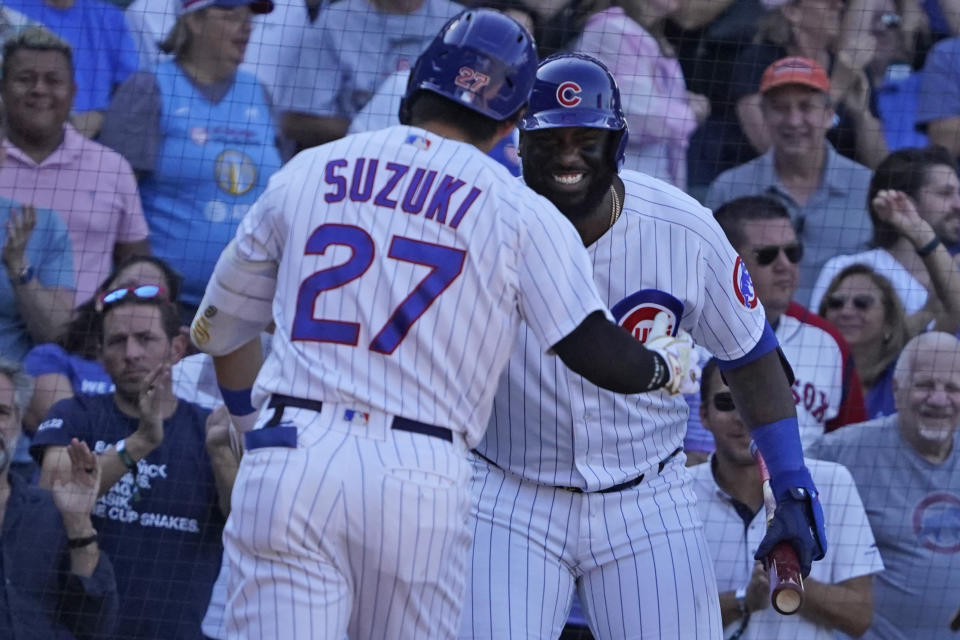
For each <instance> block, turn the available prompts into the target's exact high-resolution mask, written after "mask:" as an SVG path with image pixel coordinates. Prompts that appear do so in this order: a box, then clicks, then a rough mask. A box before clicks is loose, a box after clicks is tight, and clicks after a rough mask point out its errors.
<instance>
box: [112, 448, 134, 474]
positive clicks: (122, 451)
mask: <svg viewBox="0 0 960 640" xmlns="http://www.w3.org/2000/svg"><path fill="white" fill-rule="evenodd" d="M115 448H116V451H117V457H118V458H120V462H122V463H123V466H125V467H126V468H127V469H129V470H130V472H131V473H132V474H133V475H134V477H136V475H137V463H136V462H135V461H134V459H133V457H131V455H130V452H129V451H127V440H126V438H124V439H123V440H120V441H119V442H117V444H116V447H115Z"/></svg>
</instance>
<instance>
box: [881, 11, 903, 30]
mask: <svg viewBox="0 0 960 640" xmlns="http://www.w3.org/2000/svg"><path fill="white" fill-rule="evenodd" d="M877 22H878V23H879V24H878V26H879V27H880V29H896V28H898V27H899V26H900V24H901V23H902V22H903V20H902V19H901V18H900V16H899V15H898V14H896V13H892V12H886V13H882V14H880V16H879V17H878V19H877Z"/></svg>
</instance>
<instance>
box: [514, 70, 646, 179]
mask: <svg viewBox="0 0 960 640" xmlns="http://www.w3.org/2000/svg"><path fill="white" fill-rule="evenodd" d="M560 127H586V128H588V129H607V130H609V131H619V132H620V134H619V140H618V141H617V142H616V144H615V148H616V155H615V156H614V158H613V159H614V160H615V161H616V163H617V166H618V167H619V166H620V165H621V164H622V163H623V154H624V152H625V150H626V148H627V137H628V135H627V121H626V119H625V118H624V117H623V108H622V107H621V106H620V88H619V87H618V86H617V81H616V80H615V79H614V77H613V75H612V74H611V73H610V70H609V69H607V67H606V65H604V64H603V63H602V62H600V61H599V60H597V59H596V58H591V57H590V56H586V55H583V54H580V53H560V54H556V55H552V56H550V57H549V58H547V59H545V60H544V61H543V62H541V63H540V67H539V68H538V69H537V81H536V82H535V83H534V85H533V92H532V93H531V94H530V105H529V107H528V108H527V111H526V113H524V115H523V118H522V119H521V120H520V130H521V131H537V130H539V129H557V128H560Z"/></svg>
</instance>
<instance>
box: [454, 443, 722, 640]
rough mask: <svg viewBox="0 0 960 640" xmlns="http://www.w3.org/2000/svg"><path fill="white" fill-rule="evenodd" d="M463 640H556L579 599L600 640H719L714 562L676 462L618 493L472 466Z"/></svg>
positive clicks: (683, 472) (475, 460) (480, 464)
mask: <svg viewBox="0 0 960 640" xmlns="http://www.w3.org/2000/svg"><path fill="white" fill-rule="evenodd" d="M472 460H473V467H474V475H473V486H474V494H475V505H474V511H473V516H474V518H473V520H474V522H473V525H474V534H473V535H474V543H473V550H472V552H471V554H470V565H471V566H470V569H471V576H470V578H469V579H468V582H467V599H466V602H465V604H464V608H463V621H462V624H461V632H460V637H461V638H464V639H466V638H470V639H485V640H492V639H496V640H532V639H537V640H540V639H542V640H547V639H551V640H552V639H554V638H556V637H557V636H559V635H560V632H561V630H562V629H563V626H564V623H565V622H566V620H567V616H568V615H569V612H570V602H571V599H572V597H573V590H574V588H577V589H578V590H579V595H580V600H581V602H582V604H583V608H584V613H585V615H586V618H587V620H588V622H589V624H590V630H591V631H592V632H593V634H594V636H595V637H596V638H597V640H614V639H616V640H621V639H626V638H635V639H637V640H640V639H642V640H715V639H720V638H722V633H723V627H722V626H721V622H720V602H719V599H718V595H717V581H716V577H715V575H714V569H713V562H712V560H711V559H710V554H709V551H708V547H707V543H706V540H705V539H704V536H703V528H702V524H701V523H700V519H699V517H698V515H697V512H696V504H695V503H696V497H695V495H694V493H693V491H692V490H691V488H690V483H691V479H690V477H689V474H688V473H687V471H686V469H685V468H684V466H683V462H682V460H683V456H677V457H675V458H674V459H673V460H671V461H670V462H669V463H668V464H667V466H666V467H665V468H664V470H663V472H662V473H661V474H660V475H659V476H658V475H656V470H654V471H653V473H652V475H653V477H652V478H648V479H645V480H644V481H643V482H642V483H640V484H639V485H637V486H636V487H633V488H632V489H627V490H624V491H620V492H616V493H573V492H570V491H567V490H564V489H556V488H553V487H545V486H543V485H539V484H536V483H532V482H527V481H524V480H521V479H520V478H518V477H517V476H515V475H512V474H509V473H505V472H504V471H502V470H500V469H498V468H496V467H494V466H492V465H490V464H488V463H487V462H485V461H483V460H481V459H479V458H477V457H476V456H472Z"/></svg>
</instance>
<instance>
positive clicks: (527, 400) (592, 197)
mask: <svg viewBox="0 0 960 640" xmlns="http://www.w3.org/2000/svg"><path fill="white" fill-rule="evenodd" d="M520 130H521V141H520V154H521V159H522V161H523V170H524V179H525V180H526V182H527V184H528V185H529V186H531V187H532V188H533V189H534V190H535V191H538V192H539V193H541V194H543V195H545V196H547V197H548V198H549V199H550V200H551V201H552V202H554V203H555V204H556V205H557V206H558V208H559V209H560V210H561V211H562V212H563V213H564V214H565V215H566V216H567V217H568V218H569V219H570V220H571V221H572V222H573V223H574V225H575V226H576V227H577V230H578V231H579V232H580V235H581V237H582V240H583V242H584V244H585V245H586V246H587V247H588V251H589V253H590V257H591V259H592V262H593V275H594V278H595V279H596V281H597V285H598V287H599V290H600V292H601V295H602V297H603V299H604V301H605V302H606V303H607V304H608V305H610V308H611V309H612V311H613V314H614V316H615V317H616V319H617V322H618V323H619V324H620V325H621V326H623V327H624V328H626V329H627V330H628V331H630V332H631V333H632V334H633V335H634V336H635V337H636V338H637V339H639V340H641V341H643V340H645V339H648V337H649V335H651V334H650V330H651V327H652V325H653V318H654V317H656V316H657V314H660V313H664V312H666V313H667V314H669V317H670V320H671V325H672V328H674V329H676V328H677V327H680V328H681V329H686V330H688V331H689V332H690V333H691V334H692V335H693V336H694V337H695V339H696V340H697V341H698V343H702V344H703V345H704V346H705V347H706V348H707V349H709V350H710V351H711V352H713V353H714V354H716V355H717V356H718V357H719V358H721V359H722V360H724V361H725V367H724V368H725V370H726V376H727V379H728V380H729V382H730V386H731V388H732V389H733V391H734V394H735V396H736V398H737V403H738V405H740V404H741V403H742V404H745V405H746V406H747V407H749V408H748V409H747V413H748V414H749V416H750V417H749V418H748V419H747V422H748V423H749V424H750V425H751V426H752V427H753V436H754V438H755V439H757V440H758V442H759V443H760V446H761V450H762V451H763V453H764V454H766V455H767V457H768V460H769V459H773V460H775V462H774V466H775V467H776V468H777V472H776V474H775V475H777V481H776V483H775V484H776V486H775V491H777V492H778V497H779V498H780V501H781V504H780V507H779V509H778V512H777V513H778V516H777V517H778V520H776V521H775V526H774V527H772V529H771V533H770V534H769V535H768V536H767V538H766V539H765V540H764V545H763V546H761V551H763V550H764V548H766V549H769V545H770V544H772V543H773V542H775V541H776V540H782V539H789V540H791V541H792V542H793V543H794V545H795V546H796V547H797V550H798V552H799V553H800V557H801V563H802V564H804V571H809V567H810V562H811V559H812V558H819V557H822V555H823V543H822V541H823V535H822V531H823V529H822V522H821V515H820V509H819V503H818V501H817V499H816V490H815V488H814V486H813V483H812V481H811V480H810V478H809V473H808V472H807V470H806V467H804V466H803V460H802V457H801V451H800V441H799V436H798V432H797V421H796V413H795V411H794V408H793V398H792V395H791V392H790V386H789V383H788V375H787V373H788V372H787V370H785V368H784V366H783V365H782V364H781V358H780V357H779V354H778V348H777V342H776V338H775V337H774V336H773V333H772V331H771V330H770V328H769V325H767V324H766V322H765V318H764V312H763V307H762V306H761V305H760V304H759V303H758V301H757V298H756V295H755V292H754V291H753V288H752V286H751V284H750V278H749V274H747V272H746V270H745V269H744V268H743V265H742V262H741V260H740V258H739V256H737V254H736V252H734V250H733V248H732V247H731V246H730V244H729V243H728V242H727V240H726V238H725V237H724V234H723V232H722V231H721V230H720V228H719V226H718V225H717V224H716V223H715V222H714V221H713V219H712V216H711V215H710V212H709V211H708V210H706V209H704V208H703V207H701V206H700V205H699V204H697V203H696V202H695V201H694V200H693V199H691V198H690V197H688V196H686V195H685V194H683V193H682V192H680V191H679V190H677V189H675V188H673V187H671V186H669V185H667V184H666V183H664V182H661V181H659V180H655V179H653V178H650V177H648V176H646V175H643V174H640V173H636V172H632V171H622V172H620V173H619V176H618V175H617V166H618V163H619V161H620V160H621V159H622V154H623V148H624V146H625V143H626V137H627V132H626V123H625V121H624V119H623V114H622V111H621V109H620V98H619V91H618V90H617V87H616V83H615V81H614V79H613V77H612V76H611V75H610V74H609V72H608V71H607V69H606V68H605V67H604V66H603V65H602V64H601V63H600V62H598V61H596V60H594V59H592V58H589V57H587V56H582V55H577V54H562V55H558V56H554V57H552V58H548V59H547V60H545V61H544V62H542V63H541V65H540V68H539V71H538V73H537V82H536V83H535V85H534V90H533V93H532V95H531V98H530V108H529V110H528V112H527V114H526V115H525V116H524V118H523V119H522V120H521V124H520ZM534 336H535V334H534V332H532V331H531V329H530V328H527V327H524V328H522V330H521V334H520V339H519V341H518V342H517V344H516V346H515V348H514V352H513V355H512V357H511V360H510V363H509V365H508V367H507V370H506V371H505V373H504V375H503V377H502V378H501V381H500V386H499V388H498V390H497V394H496V397H495V401H494V410H493V413H492V417H491V420H490V427H489V429H488V431H487V434H486V436H485V437H484V439H483V440H482V441H481V442H480V444H479V445H478V446H477V447H476V450H475V457H474V458H473V464H474V477H473V484H474V492H475V494H476V496H477V497H476V500H477V503H476V505H475V508H474V512H473V527H474V546H473V550H472V552H471V554H470V566H471V571H472V572H471V578H470V580H469V581H468V597H467V601H466V603H465V605H464V615H463V620H462V623H461V637H462V638H488V639H494V638H495V639H497V640H503V639H507V638H517V639H519V638H523V639H524V640H526V639H529V638H543V639H546V638H556V637H557V636H558V635H559V633H560V631H561V629H562V627H563V624H564V622H565V620H566V618H567V614H568V612H569V609H570V603H571V598H572V596H573V593H574V591H575V590H577V591H578V593H579V596H580V600H581V602H582V604H583V608H584V612H585V614H586V617H587V620H588V622H589V625H590V628H591V631H592V632H593V634H594V635H595V636H596V637H597V638H600V639H608V638H609V639H614V638H616V639H622V638H643V639H644V640H647V639H650V638H657V639H676V640H694V639H708V638H709V639H714V638H720V637H721V633H722V626H721V622H720V612H719V608H718V606H717V590H716V589H717V587H716V580H715V576H714V572H713V567H712V562H711V560H710V558H709V552H708V547H707V545H706V542H705V539H704V536H703V531H702V525H701V523H700V520H699V517H698V514H697V512H696V509H695V497H694V493H693V491H692V486H691V481H690V476H689V474H688V472H687V470H686V468H685V467H684V465H683V458H684V457H683V455H682V454H681V451H682V449H681V445H682V442H683V436H684V430H685V423H686V418H687V407H686V403H685V402H684V400H683V399H682V398H680V397H678V396H671V395H669V394H666V393H651V394H643V395H618V394H616V393H613V392H610V391H606V390H603V389H600V388H598V387H597V386H596V385H594V384H592V383H591V382H590V381H589V380H586V379H584V378H582V377H581V376H579V375H577V374H576V373H575V372H573V371H570V370H569V369H567V368H566V367H564V366H563V364H562V363H560V362H557V361H556V360H555V359H549V358H545V357H543V355H542V352H541V350H540V349H539V348H538V347H537V346H536V340H535V337H534ZM808 525H809V526H808ZM811 527H812V529H811ZM764 553H765V551H764Z"/></svg>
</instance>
